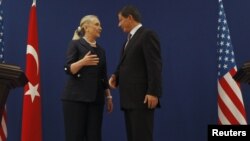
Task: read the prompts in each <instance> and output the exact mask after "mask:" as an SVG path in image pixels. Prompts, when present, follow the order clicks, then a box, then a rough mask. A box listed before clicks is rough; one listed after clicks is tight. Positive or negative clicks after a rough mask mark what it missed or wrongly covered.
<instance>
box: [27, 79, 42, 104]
mask: <svg viewBox="0 0 250 141" xmlns="http://www.w3.org/2000/svg"><path fill="white" fill-rule="evenodd" d="M28 84H29V90H28V91H27V92H26V93H25V95H30V96H31V101H32V103H33V101H34V99H35V97H36V96H40V94H39V92H38V85H39V84H36V85H35V86H34V85H32V84H31V83H30V82H29V83H28Z"/></svg>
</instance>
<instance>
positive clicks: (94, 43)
mask: <svg viewBox="0 0 250 141" xmlns="http://www.w3.org/2000/svg"><path fill="white" fill-rule="evenodd" d="M83 38H84V39H85V41H86V42H88V43H89V44H90V45H91V46H93V47H96V41H94V42H90V41H89V40H88V39H87V38H86V37H83Z"/></svg>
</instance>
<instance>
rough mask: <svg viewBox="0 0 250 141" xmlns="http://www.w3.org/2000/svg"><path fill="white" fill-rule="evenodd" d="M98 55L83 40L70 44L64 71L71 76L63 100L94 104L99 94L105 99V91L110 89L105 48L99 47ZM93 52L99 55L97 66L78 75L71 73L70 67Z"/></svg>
mask: <svg viewBox="0 0 250 141" xmlns="http://www.w3.org/2000/svg"><path fill="white" fill-rule="evenodd" d="M97 48H98V53H96V52H95V50H94V48H93V47H91V46H90V45H89V44H88V43H87V42H86V41H85V40H84V39H83V38H81V39H79V40H72V41H71V42H70V44H69V48H68V51H67V57H66V65H65V67H64V70H65V72H66V73H67V74H69V78H68V81H67V83H66V86H65V89H64V93H63V95H62V100H70V101H82V102H93V101H95V100H96V96H97V94H99V97H100V95H101V97H103V98H102V99H104V90H105V89H107V88H108V79H107V67H106V55H105V51H104V49H103V48H101V47H100V46H99V45H97ZM89 51H91V53H93V54H98V57H99V63H98V65H97V66H86V67H83V68H82V69H80V70H79V71H78V72H77V73H76V74H72V73H71V71H70V65H71V64H72V63H74V62H76V61H78V60H80V59H82V58H83V57H84V56H85V54H86V53H88V52H89Z"/></svg>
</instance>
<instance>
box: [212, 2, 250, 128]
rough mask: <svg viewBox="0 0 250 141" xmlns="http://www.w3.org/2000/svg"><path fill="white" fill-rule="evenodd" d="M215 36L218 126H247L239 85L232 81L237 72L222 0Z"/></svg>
mask: <svg viewBox="0 0 250 141" xmlns="http://www.w3.org/2000/svg"><path fill="white" fill-rule="evenodd" d="M217 30H218V34H217V47H218V50H217V54H218V79H217V81H218V118H219V119H218V120H219V121H218V124H222V125H239V124H243V125H244V124H247V121H246V111H245V107H244V103H243V98H242V93H241V90H240V85H239V84H238V83H237V82H236V81H235V80H234V79H233V76H234V75H235V73H236V72H237V66H236V62H235V58H234V57H235V56H234V51H233V45H232V41H231V37H230V32H229V28H228V24H227V19H226V14H225V11H224V7H223V3H222V0H219V17H218V29H217Z"/></svg>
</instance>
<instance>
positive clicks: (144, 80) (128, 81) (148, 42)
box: [115, 27, 162, 109]
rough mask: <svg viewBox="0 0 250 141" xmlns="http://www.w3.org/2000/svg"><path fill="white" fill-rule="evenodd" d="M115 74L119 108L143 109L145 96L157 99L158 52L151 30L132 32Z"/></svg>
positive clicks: (158, 80)
mask: <svg viewBox="0 0 250 141" xmlns="http://www.w3.org/2000/svg"><path fill="white" fill-rule="evenodd" d="M115 75H116V77H117V80H118V83H119V84H118V85H119V90H120V96H121V97H120V100H121V108H122V109H135V108H147V105H146V104H144V103H143V101H144V98H145V95H146V94H151V95H154V96H157V97H160V96H161V94H162V84H161V83H162V78H161V77H162V60H161V50H160V42H159V39H158V37H157V35H156V34H155V33H154V32H153V31H151V30H149V29H145V28H143V27H140V28H139V29H138V30H137V31H136V33H135V34H134V35H133V36H132V38H131V39H130V41H129V42H128V44H127V46H126V49H125V50H124V52H123V53H122V56H121V60H120V63H119V65H118V67H117V70H116V72H115ZM158 106H159V105H158Z"/></svg>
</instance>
